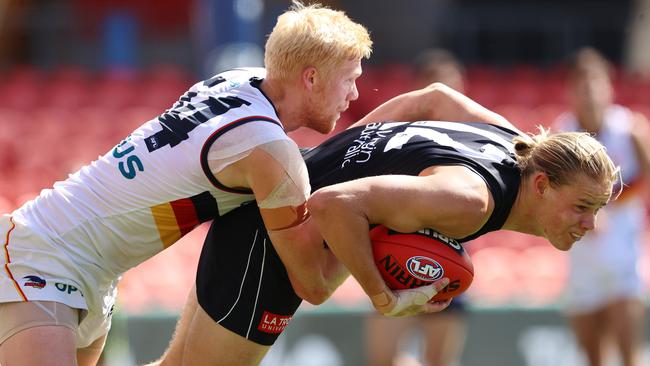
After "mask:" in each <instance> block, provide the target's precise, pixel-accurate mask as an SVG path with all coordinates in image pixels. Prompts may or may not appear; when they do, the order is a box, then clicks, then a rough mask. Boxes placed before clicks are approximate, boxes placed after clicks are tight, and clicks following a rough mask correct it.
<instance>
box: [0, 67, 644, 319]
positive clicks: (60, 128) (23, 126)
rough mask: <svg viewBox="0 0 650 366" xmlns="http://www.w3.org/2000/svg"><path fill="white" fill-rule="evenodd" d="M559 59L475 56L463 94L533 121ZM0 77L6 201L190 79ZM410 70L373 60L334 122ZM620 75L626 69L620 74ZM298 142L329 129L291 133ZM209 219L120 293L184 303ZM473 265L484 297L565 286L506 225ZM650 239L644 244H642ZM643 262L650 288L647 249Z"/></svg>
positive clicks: (561, 101)
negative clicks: (513, 61)
mask: <svg viewBox="0 0 650 366" xmlns="http://www.w3.org/2000/svg"><path fill="white" fill-rule="evenodd" d="M563 72H564V71H563V69H562V68H547V69H542V68H535V67H531V66H526V65H521V66H517V67H513V68H510V69H508V70H503V69H494V68H490V67H486V66H470V67H469V68H468V82H467V83H468V94H469V95H470V96H471V97H473V98H475V99H476V100H478V101H479V102H481V103H483V104H484V105H486V106H487V107H490V108H493V109H494V110H496V111H498V112H499V113H502V114H503V115H505V116H506V117H508V118H510V119H511V120H512V121H513V122H515V123H516V124H518V125H519V126H521V128H522V130H525V131H532V130H533V129H534V127H535V126H536V125H538V124H541V125H543V126H548V125H549V124H550V123H551V122H552V121H553V120H554V119H555V118H556V117H557V116H558V115H559V114H560V113H562V111H564V110H565V109H566V100H565V96H564V88H563V84H562V82H561V80H562V77H563ZM1 77H2V79H3V83H1V84H0V130H1V131H2V133H1V134H0V166H1V167H2V180H0V193H1V195H0V210H1V211H3V212H8V211H11V210H12V209H13V208H15V207H17V206H18V205H20V204H21V203H23V202H24V201H26V200H27V199H30V198H32V197H33V196H34V195H36V194H37V192H39V191H40V189H42V188H47V187H50V186H51V185H52V183H53V182H54V181H55V180H60V179H64V178H65V177H66V176H67V174H69V173H71V172H73V171H75V170H76V169H78V168H79V167H80V165H81V164H84V163H87V162H89V161H91V160H93V159H96V158H97V156H98V155H100V154H104V153H105V152H106V151H108V150H109V149H110V148H111V147H112V146H114V145H115V144H117V143H118V142H119V141H121V140H122V139H123V138H124V137H125V136H127V135H128V134H129V133H130V131H131V130H132V129H134V128H135V127H137V126H138V125H139V124H141V123H142V122H144V121H146V120H148V119H151V118H154V117H155V116H156V115H157V114H159V113H160V112H162V111H163V110H165V109H166V108H169V107H170V106H171V105H172V104H173V103H174V102H175V101H176V99H177V98H178V97H179V96H180V95H181V94H182V93H183V92H184V91H185V90H186V89H187V88H188V87H189V86H190V85H191V84H193V82H194V80H192V77H191V76H190V75H189V73H187V72H186V70H184V69H182V68H179V67H175V66H171V65H158V66H156V67H150V68H148V69H147V70H144V71H141V72H135V73H130V74H127V75H123V74H114V73H108V72H106V73H102V72H93V71H90V70H86V69H84V68H80V67H76V66H72V65H71V66H67V67H60V68H56V69H54V70H49V71H45V70H39V69H36V68H33V67H30V66H24V67H18V68H13V69H11V70H9V71H7V72H5V73H4V74H3V75H1ZM413 77H414V76H413V71H412V70H411V69H409V68H408V67H406V66H403V65H397V64H393V65H387V66H366V67H365V68H364V74H363V76H362V78H361V79H360V80H359V82H358V88H359V92H360V95H361V96H360V98H359V100H358V101H356V102H354V103H353V104H352V105H351V106H350V110H349V111H348V112H346V113H345V114H344V115H343V116H342V117H341V120H340V121H339V123H338V126H337V129H336V131H340V130H342V129H345V128H346V127H347V126H349V125H350V124H351V123H353V122H354V121H356V120H357V119H358V118H360V117H361V116H363V115H364V114H365V113H367V112H368V111H370V110H371V109H372V108H374V107H376V106H377V105H379V104H380V103H381V102H383V101H385V100H387V99H388V98H390V97H392V96H395V95H397V94H399V93H401V92H403V91H406V90H410V89H412V88H413V85H414V84H415V83H414V80H413ZM625 77H626V76H625V75H619V78H625ZM617 85H619V87H618V90H617V92H618V94H617V95H618V100H619V101H620V102H622V103H627V104H629V105H630V106H632V107H633V108H635V109H637V110H639V111H641V112H643V113H645V114H646V115H647V116H648V117H649V118H650V82H648V81H645V82H642V81H640V80H633V81H632V82H630V83H627V82H626V83H617ZM291 136H292V137H293V138H295V139H296V140H297V142H298V143H299V145H301V146H313V145H316V144H318V143H319V142H321V141H323V140H324V139H325V138H326V136H324V135H320V134H317V133H314V132H311V131H306V130H298V131H295V132H292V133H291ZM205 233H206V226H205V225H203V226H201V227H199V228H198V229H197V230H195V231H194V232H192V233H190V234H189V235H187V236H186V237H185V238H184V239H183V240H182V241H181V242H179V243H177V244H175V245H173V246H172V247H171V248H169V249H168V250H166V251H165V252H164V253H162V254H161V255H159V256H157V257H155V258H154V259H152V260H150V261H147V262H146V263H143V264H142V265H140V266H139V267H137V268H135V269H133V270H131V271H129V272H128V273H126V275H125V277H124V281H122V284H121V288H120V290H121V296H120V299H121V305H122V307H123V309H125V310H127V311H128V312H130V313H141V312H146V311H151V310H152V309H159V310H162V311H170V312H174V311H178V310H179V309H180V308H181V306H182V303H183V300H184V298H185V295H186V293H187V291H188V290H189V289H190V288H191V286H192V283H193V281H194V274H195V268H196V261H197V258H198V255H199V253H200V247H201V244H202V242H203V237H204V235H205ZM467 247H468V250H469V252H470V254H471V255H472V258H473V261H474V265H475V269H476V277H475V282H474V284H473V286H472V288H471V289H470V292H469V295H470V296H469V297H470V299H471V300H472V301H473V302H474V303H475V304H477V305H478V306H499V305H504V304H517V305H521V306H544V305H548V304H553V303H555V302H557V301H558V300H559V299H560V298H561V294H562V291H563V289H564V282H565V279H566V271H567V268H566V265H567V264H566V258H565V256H563V255H562V253H560V252H558V251H556V250H554V249H553V248H551V246H550V245H548V244H546V243H545V242H544V241H543V240H539V239H536V238H532V237H529V236H525V235H519V234H513V233H509V232H503V233H494V234H490V235H487V236H485V237H482V238H480V239H478V240H476V241H475V242H473V243H469V244H468V246H467ZM646 247H647V246H646ZM642 263H644V265H643V268H642V271H643V275H644V279H645V282H646V285H647V287H648V289H649V290H650V270H648V268H650V249H647V248H646V249H644V257H643V261H642ZM365 301H366V300H365V297H364V296H363V295H362V292H361V289H360V288H359V286H358V285H357V284H356V283H355V282H354V281H353V280H349V281H348V282H346V283H345V284H344V285H343V286H342V287H341V288H340V290H339V291H338V292H337V293H336V294H335V296H334V297H333V298H332V299H331V300H330V301H329V304H331V305H333V306H341V307H350V306H353V307H355V306H359V305H360V304H364V303H365Z"/></svg>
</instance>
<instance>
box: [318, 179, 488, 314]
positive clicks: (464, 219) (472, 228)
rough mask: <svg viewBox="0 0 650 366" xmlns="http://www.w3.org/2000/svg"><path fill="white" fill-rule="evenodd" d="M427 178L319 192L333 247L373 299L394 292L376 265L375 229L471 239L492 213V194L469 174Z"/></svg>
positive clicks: (322, 221) (322, 225)
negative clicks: (372, 226) (378, 226)
mask: <svg viewBox="0 0 650 366" xmlns="http://www.w3.org/2000/svg"><path fill="white" fill-rule="evenodd" d="M422 174H423V176H419V177H414V176H402V175H385V176H376V177H369V178H362V179H358V180H354V181H350V182H345V183H340V184H336V185H333V186H330V187H326V188H323V189H320V190H318V191H316V192H315V193H314V194H313V195H312V196H311V198H310V199H309V201H308V207H309V210H310V212H311V213H312V215H313V219H314V221H315V222H316V223H317V225H318V227H319V229H320V231H321V233H322V234H323V237H324V238H325V240H326V241H327V243H328V245H329V246H330V247H331V248H332V251H333V252H334V253H335V255H336V256H337V257H338V258H339V259H340V260H341V262H343V263H344V264H345V265H346V267H347V268H348V269H349V271H350V273H351V274H352V275H353V276H354V277H355V278H356V279H357V281H358V282H359V284H360V285H361V286H362V287H363V289H364V291H365V292H366V294H368V296H369V297H370V298H371V299H372V298H373V297H374V296H376V295H378V294H382V293H386V292H389V293H390V290H388V288H387V286H386V284H385V283H384V282H383V280H382V279H381V276H380V274H379V272H378V271H377V269H376V267H375V264H374V262H373V260H372V249H371V244H370V239H369V237H368V230H369V228H370V224H383V225H385V226H387V227H389V228H391V229H393V230H397V231H401V232H412V231H416V230H419V229H422V228H433V229H435V230H437V231H438V232H440V233H443V234H445V235H447V236H450V237H465V236H467V235H470V234H472V233H474V232H476V231H477V230H478V229H479V228H480V227H482V226H483V224H484V223H485V222H486V221H487V219H488V217H489V215H490V213H491V210H492V207H493V201H492V198H491V195H490V193H489V190H488V188H487V186H486V184H485V182H484V181H483V180H482V179H481V178H480V177H478V176H477V175H476V174H475V173H473V172H471V171H470V170H469V169H467V168H464V167H461V166H439V167H432V168H429V169H426V170H425V171H423V172H422ZM389 300H391V299H389ZM393 300H394V299H393ZM373 302H374V301H373ZM377 305H378V304H377V303H375V306H376V307H378V306H377ZM393 305H395V304H393ZM378 310H380V311H383V310H386V311H387V312H390V310H391V309H383V310H382V309H379V307H378ZM420 311H428V309H421V310H420Z"/></svg>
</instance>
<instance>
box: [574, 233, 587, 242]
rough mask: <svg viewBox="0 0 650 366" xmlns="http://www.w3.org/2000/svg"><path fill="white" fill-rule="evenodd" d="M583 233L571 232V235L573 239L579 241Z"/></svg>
mask: <svg viewBox="0 0 650 366" xmlns="http://www.w3.org/2000/svg"><path fill="white" fill-rule="evenodd" d="M583 235H584V234H576V233H571V237H572V238H573V240H574V241H580V239H582V236H583Z"/></svg>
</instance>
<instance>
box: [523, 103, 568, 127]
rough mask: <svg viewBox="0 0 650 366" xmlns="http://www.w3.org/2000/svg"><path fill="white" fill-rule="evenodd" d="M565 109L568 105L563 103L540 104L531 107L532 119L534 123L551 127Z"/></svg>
mask: <svg viewBox="0 0 650 366" xmlns="http://www.w3.org/2000/svg"><path fill="white" fill-rule="evenodd" d="M567 110H568V106H567V105H564V104H554V103H553V104H542V105H540V106H539V107H537V108H534V109H533V111H532V119H533V120H534V121H536V124H539V125H542V126H543V127H546V128H549V127H552V126H553V125H554V124H555V123H556V121H557V119H558V117H560V115H562V113H564V112H566V111H567ZM531 132H536V131H531Z"/></svg>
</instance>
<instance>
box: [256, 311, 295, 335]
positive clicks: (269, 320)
mask: <svg viewBox="0 0 650 366" xmlns="http://www.w3.org/2000/svg"><path fill="white" fill-rule="evenodd" d="M290 321H291V315H278V314H273V313H270V312H268V311H264V313H263V314H262V320H261V321H260V323H259V324H258V325H257V330H259V331H260V332H264V333H271V334H278V333H282V331H284V328H286V327H287V325H288V324H289V322H290Z"/></svg>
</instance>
